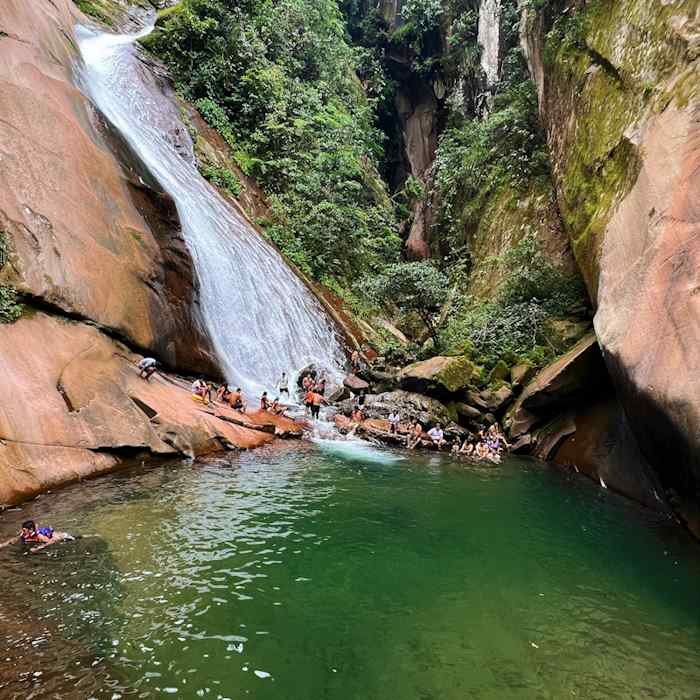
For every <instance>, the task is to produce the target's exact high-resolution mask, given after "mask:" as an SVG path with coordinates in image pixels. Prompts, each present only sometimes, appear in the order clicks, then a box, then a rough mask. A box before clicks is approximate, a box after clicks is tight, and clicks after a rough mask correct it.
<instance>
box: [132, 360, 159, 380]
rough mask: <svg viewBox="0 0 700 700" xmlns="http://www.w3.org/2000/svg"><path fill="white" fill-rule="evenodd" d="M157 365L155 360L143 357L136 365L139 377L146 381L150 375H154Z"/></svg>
mask: <svg viewBox="0 0 700 700" xmlns="http://www.w3.org/2000/svg"><path fill="white" fill-rule="evenodd" d="M157 364H158V363H157V362H156V360H155V358H153V357H144V358H143V359H142V360H141V361H140V362H139V363H138V365H136V366H137V367H138V368H139V377H141V379H145V380H146V381H148V380H149V379H150V378H151V375H153V374H154V373H155V371H156V366H157Z"/></svg>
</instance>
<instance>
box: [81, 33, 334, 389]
mask: <svg viewBox="0 0 700 700" xmlns="http://www.w3.org/2000/svg"><path fill="white" fill-rule="evenodd" d="M151 30H152V26H151V27H148V28H146V29H144V30H143V31H142V32H140V33H139V34H135V35H115V34H107V33H102V32H94V31H92V30H89V29H87V28H85V27H78V28H77V36H78V43H79V47H80V52H81V54H82V58H83V63H84V65H83V66H81V67H79V69H78V79H79V82H80V83H81V85H82V87H83V88H84V89H85V91H86V92H87V93H88V95H89V96H90V98H91V99H92V100H93V101H94V103H95V104H96V105H97V107H98V108H99V109H100V111H101V112H102V113H103V114H104V115H105V116H106V118H107V119H109V121H110V122H111V123H112V124H113V125H114V127H115V128H116V129H118V130H119V132H120V133H121V134H122V136H123V137H124V138H125V139H126V140H127V142H128V143H129V145H130V146H131V147H132V148H133V149H134V151H135V152H136V153H137V154H138V155H139V156H140V157H141V159H142V160H143V162H144V163H145V164H146V166H147V167H148V168H149V170H150V172H151V173H152V174H153V176H154V177H155V178H156V179H157V180H158V182H159V183H160V184H161V186H162V187H163V189H164V190H165V191H166V192H167V193H168V194H169V195H170V196H171V197H172V198H173V200H174V201H175V203H176V205H177V210H178V214H179V217H180V221H181V223H182V230H183V235H184V237H185V240H186V242H187V246H188V248H189V250H190V254H191V255H192V259H193V262H194V265H195V269H196V272H197V276H198V281H199V287H200V291H199V294H200V305H201V310H202V319H201V321H202V322H203V324H204V326H205V328H206V330H207V331H208V334H209V336H210V337H211V340H212V343H213V345H214V349H215V350H216V352H217V355H218V357H219V360H220V362H221V365H222V368H223V370H224V372H225V374H226V377H227V379H228V381H229V383H231V384H236V385H237V386H241V387H242V388H243V389H244V390H245V391H247V392H249V393H257V392H259V391H260V390H262V389H263V388H270V387H271V386H272V385H273V384H274V382H275V380H276V379H277V378H278V377H279V376H280V374H281V372H282V371H286V372H288V373H290V374H292V376H294V373H295V372H296V371H297V370H299V369H301V368H302V367H304V366H306V365H309V364H311V363H314V364H316V365H317V366H320V367H323V368H324V369H325V370H326V371H328V372H330V373H331V374H334V373H337V372H338V371H339V368H340V367H341V366H342V365H343V362H344V359H343V353H342V350H341V347H340V343H339V342H338V339H337V337H336V334H335V331H334V329H333V326H332V324H331V323H330V321H329V319H328V318H327V316H326V314H325V312H324V310H323V309H322V307H321V305H320V304H319V302H318V300H317V299H316V298H315V297H314V296H313V295H312V294H311V292H310V291H309V290H308V289H307V288H306V286H305V285H304V283H303V282H302V281H301V280H300V279H299V278H298V277H297V276H296V275H295V274H294V273H293V272H292V271H291V270H290V269H289V267H288V266H287V265H286V264H285V262H284V261H283V260H282V258H281V256H280V255H279V253H278V252H277V251H276V250H275V249H274V248H273V247H272V246H271V245H269V244H268V243H267V242H265V241H264V240H262V239H261V238H260V236H259V235H258V234H257V233H256V232H255V231H254V230H253V229H252V228H251V227H250V226H249V225H248V223H247V222H246V221H245V219H244V218H243V217H241V216H240V215H239V214H238V213H237V212H236V211H235V210H234V209H233V208H232V207H231V206H229V205H228V203H227V202H226V201H225V200H224V199H223V198H222V197H221V196H220V195H219V194H218V193H217V192H216V191H215V190H214V189H213V188H212V187H211V186H210V185H209V184H208V183H207V182H206V181H205V180H204V179H203V178H202V177H201V175H200V174H199V172H198V171H197V168H196V166H195V163H194V157H193V156H192V154H191V143H190V144H189V149H188V150H189V151H190V153H189V157H187V154H185V155H183V153H182V149H181V148H178V145H177V144H176V143H175V139H174V138H173V136H174V135H176V136H177V139H179V140H180V141H181V140H182V138H185V139H187V138H188V136H187V129H186V128H185V127H184V126H183V125H182V123H181V122H180V120H179V117H178V113H177V109H176V107H175V105H173V104H172V103H171V101H170V100H169V99H168V98H166V97H165V96H164V95H163V93H162V91H161V90H159V88H158V86H157V84H156V82H155V79H154V77H153V75H152V74H151V73H150V71H149V70H148V69H147V68H146V67H145V66H144V65H143V63H142V62H141V61H140V60H139V58H138V56H137V53H136V49H135V47H134V42H135V41H136V39H138V38H140V37H142V36H145V35H147V34H148V33H149V32H150V31H151Z"/></svg>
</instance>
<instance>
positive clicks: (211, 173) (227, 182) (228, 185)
mask: <svg viewBox="0 0 700 700" xmlns="http://www.w3.org/2000/svg"><path fill="white" fill-rule="evenodd" d="M201 173H202V175H203V176H204V177H205V178H206V179H207V180H208V181H209V182H211V183H212V184H214V185H216V186H217V187H221V189H223V190H226V191H227V192H228V193H229V194H231V195H233V196H234V197H238V195H239V194H240V193H241V191H242V186H241V181H240V180H239V179H238V176H237V175H236V173H234V172H232V171H231V170H229V169H228V168H220V167H218V166H215V165H203V166H202V168H201Z"/></svg>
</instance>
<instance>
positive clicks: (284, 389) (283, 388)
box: [278, 372, 289, 397]
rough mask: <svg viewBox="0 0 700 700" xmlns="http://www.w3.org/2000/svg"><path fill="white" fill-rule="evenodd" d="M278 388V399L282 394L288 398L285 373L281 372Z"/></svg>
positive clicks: (287, 381) (287, 382) (287, 379)
mask: <svg viewBox="0 0 700 700" xmlns="http://www.w3.org/2000/svg"><path fill="white" fill-rule="evenodd" d="M278 386H279V390H280V397H281V396H282V394H287V396H289V378H288V377H287V373H286V372H282V376H281V377H280V380H279V383H278Z"/></svg>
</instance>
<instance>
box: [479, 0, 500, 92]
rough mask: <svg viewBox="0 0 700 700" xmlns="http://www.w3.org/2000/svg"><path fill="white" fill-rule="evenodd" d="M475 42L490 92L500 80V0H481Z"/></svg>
mask: <svg viewBox="0 0 700 700" xmlns="http://www.w3.org/2000/svg"><path fill="white" fill-rule="evenodd" d="M477 42H478V43H479V46H481V67H482V69H483V71H484V73H485V74H486V87H487V88H488V89H489V90H490V89H491V88H493V86H494V85H495V84H496V83H497V82H498V81H499V78H500V53H501V0H481V3H480V5H479V29H478V33H477Z"/></svg>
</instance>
